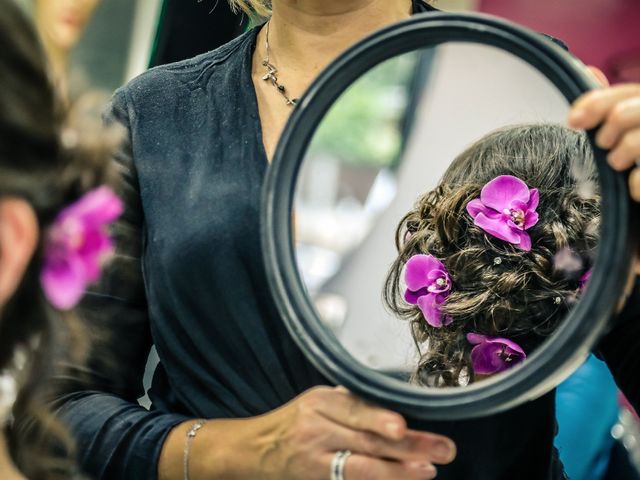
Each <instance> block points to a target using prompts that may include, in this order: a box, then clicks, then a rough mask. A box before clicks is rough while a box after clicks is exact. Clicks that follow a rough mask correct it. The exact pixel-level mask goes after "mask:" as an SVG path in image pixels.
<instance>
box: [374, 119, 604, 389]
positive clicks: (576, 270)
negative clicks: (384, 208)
mask: <svg viewBox="0 0 640 480" xmlns="http://www.w3.org/2000/svg"><path fill="white" fill-rule="evenodd" d="M500 175H513V176H515V177H518V178H520V179H522V180H523V181H524V182H525V183H526V184H527V185H528V186H529V187H530V188H537V189H538V190H539V192H540V205H539V207H538V213H539V215H540V219H539V221H538V223H537V224H536V225H535V226H534V227H532V228H531V229H529V230H528V233H529V234H530V236H531V240H532V248H531V251H529V252H525V251H522V250H519V249H517V248H516V247H515V246H514V245H511V244H510V243H507V242H504V241H501V240H499V239H497V238H494V237H492V236H490V235H487V234H486V233H485V232H484V231H483V230H481V229H480V228H478V227H477V226H475V225H474V221H473V218H472V217H471V216H470V215H469V214H468V213H467V211H466V205H467V204H468V203H469V202H470V201H471V200H473V199H475V198H478V197H479V196H480V191H481V189H482V187H483V186H484V185H485V184H486V183H488V182H489V181H491V180H493V179H494V178H496V177H498V176H500ZM596 175H597V173H596V171H595V166H594V163H593V153H592V150H591V148H590V146H589V143H588V140H587V138H586V136H585V135H584V134H582V133H578V132H575V131H572V130H569V129H568V128H565V127H562V126H559V125H552V124H535V125H522V126H517V127H510V128H506V129H503V130H499V131H496V132H493V133H491V134H489V135H487V136H486V137H484V138H482V139H481V140H480V141H478V142H477V143H475V144H474V145H472V146H471V147H470V148H468V149H467V150H466V151H464V152H463V153H462V154H461V155H460V156H458V157H457V158H456V159H455V160H454V162H453V163H452V165H451V166H450V167H449V169H448V170H447V171H446V173H445V174H444V176H443V178H442V179H441V181H440V183H439V185H438V187H437V188H436V189H435V190H433V191H430V192H428V193H427V194H425V195H424V196H422V197H421V198H420V199H419V200H418V202H417V203H416V204H415V206H414V208H413V209H412V210H411V211H410V212H409V213H407V215H406V216H405V217H404V218H403V219H402V221H401V222H400V225H399V227H398V229H397V232H396V246H397V248H398V252H399V255H398V257H397V259H396V260H395V262H394V263H393V265H392V267H391V269H390V272H389V274H388V277H387V280H386V283H385V292H384V297H385V303H386V304H387V306H388V307H389V308H390V310H391V311H392V312H393V313H395V314H396V315H397V316H399V317H400V318H402V319H405V320H407V321H409V322H410V324H411V329H412V334H413V337H414V340H415V342H416V345H417V346H418V349H419V351H420V360H419V365H418V367H417V370H416V371H415V373H414V381H415V382H416V383H419V384H422V385H429V386H458V385H461V384H466V383H467V382H473V381H474V375H473V371H472V366H471V359H470V353H471V349H472V345H470V344H469V342H468V341H467V339H466V335H467V333H470V332H474V333H479V334H482V335H488V336H495V337H504V338H508V339H510V340H513V341H515V342H516V343H518V344H519V345H520V346H521V347H522V348H523V349H524V350H525V352H526V353H527V354H529V353H530V352H531V351H532V350H533V349H535V348H536V347H537V346H539V345H540V344H541V343H542V341H544V339H546V338H547V337H548V336H549V335H550V334H551V333H552V332H553V331H554V330H555V328H556V327H557V326H558V324H559V322H560V321H561V320H562V318H563V317H564V316H565V315H566V314H567V312H568V310H569V309H570V307H571V306H572V305H573V304H574V303H575V301H576V299H577V296H578V295H579V292H580V278H581V276H582V275H583V274H584V273H585V271H586V270H587V269H588V268H589V267H590V264H591V262H592V260H593V256H594V254H595V248H596V245H597V240H598V231H599V218H600V209H599V203H600V202H599V193H598V188H597V181H596ZM416 254H429V255H433V256H435V257H436V258H437V259H438V260H440V261H441V262H442V263H443V264H444V265H445V267H446V268H447V270H448V271H449V273H450V275H451V279H452V282H453V287H452V291H451V294H450V295H449V297H448V298H447V299H446V301H445V303H444V304H443V306H442V313H443V315H449V316H450V317H451V318H452V319H453V322H452V323H451V324H450V325H448V326H443V327H442V328H434V327H431V326H430V325H428V324H427V322H426V321H425V319H424V317H423V315H422V313H421V311H420V310H419V309H418V308H417V307H416V306H414V305H409V304H408V303H406V302H405V300H404V298H403V293H404V288H403V284H402V273H403V269H404V266H405V264H406V263H407V261H408V260H409V258H411V257H412V256H413V255H416ZM563 256H566V257H567V258H569V259H574V260H575V261H574V262H573V263H574V265H573V266H569V267H568V268H558V266H559V265H558V261H560V262H561V263H562V262H564V263H566V259H565V260H562V258H560V257H563ZM568 263H572V262H571V261H570V262H568ZM575 263H579V265H578V266H576V265H575ZM560 266H562V265H560Z"/></svg>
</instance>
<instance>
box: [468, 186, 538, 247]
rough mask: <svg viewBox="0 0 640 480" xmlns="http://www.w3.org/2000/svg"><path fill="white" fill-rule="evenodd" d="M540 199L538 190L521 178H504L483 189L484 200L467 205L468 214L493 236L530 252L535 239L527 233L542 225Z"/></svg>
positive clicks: (481, 194)
mask: <svg viewBox="0 0 640 480" xmlns="http://www.w3.org/2000/svg"><path fill="white" fill-rule="evenodd" d="M539 200H540V194H539V192H538V190H537V189H535V188H532V189H530V188H529V187H528V186H527V184H526V183H524V182H523V181H522V180H520V179H519V178H517V177H514V176H511V175H501V176H499V177H496V178H494V179H493V180H491V181H490V182H489V183H487V184H486V185H485V186H484V187H483V188H482V191H481V193H480V198H477V199H475V200H472V201H470V202H469V203H468V204H467V212H468V213H469V215H471V216H472V217H473V220H474V223H475V225H476V226H478V227H479V228H481V229H482V230H484V231H485V232H486V233H488V234H489V235H491V236H493V237H496V238H498V239H500V240H504V241H505V242H509V243H511V244H513V245H515V246H516V247H517V248H519V249H520V250H524V251H526V252H528V251H530V250H531V237H530V236H529V234H528V233H527V230H528V229H530V228H531V227H533V226H534V225H535V224H536V223H538V213H537V212H536V208H538V202H539Z"/></svg>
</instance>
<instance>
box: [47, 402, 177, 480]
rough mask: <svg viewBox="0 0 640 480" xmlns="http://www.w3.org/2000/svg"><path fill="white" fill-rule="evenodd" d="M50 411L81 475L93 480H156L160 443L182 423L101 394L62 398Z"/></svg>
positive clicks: (168, 415) (173, 417)
mask: <svg viewBox="0 0 640 480" xmlns="http://www.w3.org/2000/svg"><path fill="white" fill-rule="evenodd" d="M54 409H55V414H56V416H57V417H58V418H60V420H61V421H62V422H63V423H64V425H65V426H66V427H67V428H68V429H69V430H70V432H71V434H72V435H73V437H74V439H75V442H76V445H77V447H76V449H77V452H78V462H79V463H80V466H81V468H82V470H83V471H84V472H86V473H87V474H89V475H90V476H91V477H92V478H94V479H96V480H103V479H104V480H106V479H113V478H117V479H119V480H128V479H131V480H134V479H135V480H138V479H142V478H144V479H149V480H151V479H154V478H156V477H157V467H156V466H157V464H158V459H159V456H160V451H161V448H162V445H163V443H164V441H165V438H166V436H167V434H168V433H169V432H170V431H171V430H172V429H173V428H174V426H175V425H177V424H180V423H181V422H184V420H185V417H184V416H182V415H173V414H163V413H161V412H154V411H151V412H150V411H148V410H146V409H144V408H142V407H140V406H139V405H137V404H134V403H131V402H128V401H126V400H123V399H122V398H119V397H116V396H113V395H109V394H105V393H100V392H78V393H70V394H67V395H65V396H63V397H60V398H58V399H57V400H56V401H55V403H54ZM178 478H180V479H181V477H178Z"/></svg>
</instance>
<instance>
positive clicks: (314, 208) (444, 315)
mask: <svg viewBox="0 0 640 480" xmlns="http://www.w3.org/2000/svg"><path fill="white" fill-rule="evenodd" d="M568 108H569V106H568V103H567V101H566V100H565V99H564V97H563V96H562V94H561V93H560V92H559V91H557V89H556V88H555V87H554V86H553V84H551V83H550V82H549V81H548V80H547V79H546V78H545V77H544V76H543V75H542V74H540V73H539V72H538V71H537V70H535V69H534V68H533V67H531V66H530V65H528V64H527V63H525V62H523V61H522V60H520V59H519V58H517V57H515V56H513V55H510V54H509V53H507V52H504V51H501V50H498V49H496V48H493V47H489V46H484V45H480V44H472V43H452V44H446V45H442V46H439V47H437V48H431V49H424V50H419V51H414V52H410V53H407V54H404V55H402V56H399V57H397V58H393V59H391V60H388V61H386V62H384V63H382V64H380V65H379V66H377V67H376V68H374V69H372V70H370V71H369V72H367V73H366V74H365V75H363V76H362V77H361V78H360V79H358V81H357V82H355V83H354V84H353V85H352V86H351V87H350V88H349V89H348V90H347V91H346V92H345V93H344V94H343V95H342V96H341V97H340V98H339V99H338V100H337V102H336V103H335V105H334V106H333V107H332V109H331V110H330V111H329V112H328V114H327V115H326V116H325V118H324V119H323V121H322V122H321V123H320V125H319V127H318V129H317V131H316V133H315V135H314V137H313V139H312V141H311V144H310V145H309V148H308V151H307V154H306V157H305V160H304V162H303V165H302V169H301V173H300V175H299V177H298V183H297V187H296V196H295V205H294V208H295V239H296V253H297V259H298V268H299V271H300V274H301V276H302V278H303V280H304V282H305V285H306V288H307V290H308V292H309V295H310V296H311V297H312V299H313V303H314V305H315V306H316V309H317V312H318V314H319V316H320V318H321V319H322V321H323V323H324V324H325V325H326V327H327V328H328V329H329V330H330V331H331V332H332V333H333V334H334V335H335V337H336V338H337V340H338V341H339V342H340V344H341V345H342V346H343V347H344V348H345V349H346V350H347V351H348V352H349V353H350V354H351V355H352V356H353V358H354V361H359V362H361V363H362V364H364V365H366V366H368V367H370V368H372V369H375V370H378V371H380V372H383V373H385V374H388V375H391V376H393V377H395V378H398V379H400V380H402V381H405V382H411V383H413V384H415V385H420V386H427V387H459V386H467V385H470V384H473V383H476V382H479V381H481V380H482V379H484V378H487V377H489V376H494V375H496V374H499V373H502V372H507V371H511V370H512V369H513V367H517V366H518V365H520V364H521V363H522V362H524V361H526V359H527V358H528V357H530V356H531V354H532V353H533V352H534V351H535V350H536V349H537V348H538V347H539V346H541V345H542V344H543V342H544V341H545V340H546V339H547V338H548V337H549V336H551V335H552V334H553V332H554V331H555V330H556V329H557V328H558V326H559V325H561V323H562V321H563V319H564V318H565V317H566V316H567V314H568V313H569V311H570V310H571V309H572V308H573V307H574V306H575V304H576V303H577V302H578V300H579V298H580V295H581V294H582V291H583V289H584V288H585V286H586V283H587V280H588V276H589V273H590V269H591V266H592V265H593V262H594V260H595V250H596V247H597V240H598V232H599V216H600V212H599V194H598V185H597V177H596V172H595V167H594V165H593V158H592V152H591V148H590V146H589V144H588V141H587V139H586V137H585V136H584V135H583V134H581V133H578V132H574V131H571V130H569V129H567V128H565V127H563V126H562V125H563V124H564V122H565V117H566V114H567V112H568Z"/></svg>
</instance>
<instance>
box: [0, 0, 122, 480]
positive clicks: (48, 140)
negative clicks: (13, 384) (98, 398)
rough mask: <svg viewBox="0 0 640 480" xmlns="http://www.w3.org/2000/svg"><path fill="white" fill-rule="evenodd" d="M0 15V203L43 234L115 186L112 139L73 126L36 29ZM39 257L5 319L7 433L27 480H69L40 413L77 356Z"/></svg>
mask: <svg viewBox="0 0 640 480" xmlns="http://www.w3.org/2000/svg"><path fill="white" fill-rule="evenodd" d="M0 11H1V12H2V15H0V45H2V49H1V50H0V197H7V196H13V197H19V198H23V199H25V200H26V201H28V202H29V203H30V204H31V206H32V207H33V209H34V211H35V213H36V215H37V218H38V223H39V226H40V231H41V233H42V232H45V231H46V228H47V226H48V225H49V224H50V223H51V222H52V220H53V219H54V218H55V215H56V213H57V212H58V211H60V210H61V209H62V208H63V206H65V205H67V204H69V203H72V202H73V201H74V200H76V199H77V198H79V197H80V196H81V195H82V194H83V193H85V192H86V191H88V190H89V189H91V188H93V187H95V186H96V185H98V184H102V183H106V182H107V181H110V180H111V175H110V174H109V172H108V170H107V167H106V165H107V162H106V160H107V156H108V153H109V152H110V151H111V148H112V146H113V143H114V141H115V138H113V139H111V138H107V137H105V136H102V135H101V134H99V133H95V131H94V130H93V127H94V126H95V124H96V121H95V120H94V121H89V122H87V119H88V116H87V105H88V103H87V102H86V101H82V102H80V104H79V106H78V108H77V109H75V110H74V113H73V117H75V125H76V126H75V127H74V126H73V125H72V124H73V123H74V122H73V121H72V120H70V117H69V116H68V115H66V114H65V112H64V110H65V108H63V107H62V102H59V101H58V97H57V95H56V92H55V90H54V88H53V86H52V84H51V82H50V78H49V74H48V69H47V65H46V60H45V56H44V53H43V49H42V48H41V45H40V42H39V40H38V37H37V35H36V33H35V31H34V28H33V26H32V25H31V23H30V22H29V21H28V19H27V18H26V17H25V15H24V13H23V12H22V11H21V9H20V7H19V6H18V5H17V4H16V3H15V1H14V0H0ZM91 115H93V114H91ZM92 131H93V132H94V133H91V132H92ZM108 177H109V178H108ZM41 237H42V235H41ZM1 254H2V252H0V255H1ZM41 255H42V239H41V240H40V245H39V246H38V248H37V250H36V252H35V254H34V257H33V259H32V261H31V263H30V265H29V267H28V269H27V271H26V273H25V275H24V277H23V279H22V281H21V284H20V285H19V287H18V289H17V291H16V293H15V295H14V296H13V297H12V298H11V299H10V300H9V302H8V303H7V305H5V306H4V307H3V309H2V311H1V312H0V371H1V370H4V369H7V368H11V364H12V361H13V358H14V356H15V354H16V352H17V351H18V350H19V349H21V350H23V351H24V352H25V353H26V364H25V366H24V367H23V368H22V369H21V371H20V372H18V374H17V376H18V378H19V392H18V398H17V401H16V403H15V405H14V408H13V416H14V418H16V419H20V420H21V422H20V423H21V425H22V426H24V428H17V426H16V425H17V424H16V423H15V422H14V423H13V424H9V425H8V426H7V427H6V431H5V433H6V436H7V440H8V444H9V448H10V451H11V454H12V457H13V459H14V461H15V462H16V464H17V465H18V467H19V468H20V469H21V470H22V471H23V473H24V474H25V475H26V476H27V477H28V478H30V479H54V478H67V479H68V478H71V476H72V473H73V470H74V468H73V466H72V465H71V463H70V462H68V461H66V460H64V459H62V460H61V459H56V458H55V457H54V456H52V455H51V445H52V444H53V441H54V440H53V439H56V440H55V444H56V447H60V448H63V449H65V448H66V449H68V448H69V447H70V445H71V444H70V442H68V441H66V442H65V441H64V440H65V436H64V434H63V429H62V428H61V427H60V426H58V425H57V424H56V422H55V421H54V420H53V419H52V418H51V417H50V416H48V415H47V413H46V411H45V409H44V408H43V406H42V405H44V403H45V397H47V396H48V394H49V392H47V391H46V390H45V388H47V387H46V378H47V377H48V376H49V375H50V374H51V373H52V369H53V367H52V366H53V365H54V364H56V363H58V362H57V361H55V360H57V359H58V358H59V357H62V356H66V355H69V354H73V353H79V349H78V348H77V345H78V343H73V342H72V341H71V337H72V332H73V331H74V327H73V323H72V319H73V317H72V315H71V314H63V313H61V312H57V311H55V310H54V309H53V308H52V307H50V306H49V305H48V303H47V302H46V300H45V298H44V295H43V293H42V290H41V286H40V280H39V278H40V268H41Z"/></svg>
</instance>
